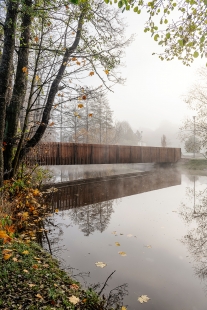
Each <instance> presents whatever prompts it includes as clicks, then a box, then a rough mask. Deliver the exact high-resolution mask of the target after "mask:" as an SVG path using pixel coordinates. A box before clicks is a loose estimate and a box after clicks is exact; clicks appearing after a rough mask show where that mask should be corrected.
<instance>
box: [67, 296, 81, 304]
mask: <svg viewBox="0 0 207 310" xmlns="http://www.w3.org/2000/svg"><path fill="white" fill-rule="evenodd" d="M69 300H70V302H71V303H72V304H74V305H76V304H77V303H78V302H79V301H80V299H79V298H78V297H76V296H74V295H72V296H71V297H69Z"/></svg>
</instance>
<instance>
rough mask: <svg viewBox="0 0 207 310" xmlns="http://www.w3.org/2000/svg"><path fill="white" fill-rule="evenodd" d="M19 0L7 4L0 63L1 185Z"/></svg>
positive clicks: (0, 181) (1, 182) (0, 184)
mask: <svg viewBox="0 0 207 310" xmlns="http://www.w3.org/2000/svg"><path fill="white" fill-rule="evenodd" d="M18 6H19V1H12V0H10V1H9V3H8V6H7V13H6V19H5V24H4V48H3V54H2V57H1V64H0V186H2V184H3V178H4V158H3V149H4V147H6V145H3V142H4V128H5V118H6V107H7V105H8V102H7V100H8V99H9V95H8V91H9V81H10V78H11V74H12V64H13V55H14V47H15V30H16V21H17V15H18Z"/></svg>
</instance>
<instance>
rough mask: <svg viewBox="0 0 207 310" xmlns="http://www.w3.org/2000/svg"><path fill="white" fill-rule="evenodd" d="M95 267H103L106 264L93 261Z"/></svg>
mask: <svg viewBox="0 0 207 310" xmlns="http://www.w3.org/2000/svg"><path fill="white" fill-rule="evenodd" d="M95 264H96V266H97V267H101V268H104V267H106V264H105V263H103V262H98V263H95Z"/></svg>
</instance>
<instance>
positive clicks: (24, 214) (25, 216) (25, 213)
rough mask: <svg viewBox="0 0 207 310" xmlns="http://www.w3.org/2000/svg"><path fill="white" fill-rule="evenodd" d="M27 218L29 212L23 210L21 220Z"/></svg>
mask: <svg viewBox="0 0 207 310" xmlns="http://www.w3.org/2000/svg"><path fill="white" fill-rule="evenodd" d="M28 218H29V213H28V212H23V213H22V220H23V221H25V220H27V219H28Z"/></svg>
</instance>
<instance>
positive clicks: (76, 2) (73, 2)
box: [70, 0, 78, 4]
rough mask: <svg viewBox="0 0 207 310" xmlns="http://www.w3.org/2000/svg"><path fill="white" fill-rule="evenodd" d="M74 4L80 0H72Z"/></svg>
mask: <svg viewBox="0 0 207 310" xmlns="http://www.w3.org/2000/svg"><path fill="white" fill-rule="evenodd" d="M70 2H71V3H72V4H78V0H70Z"/></svg>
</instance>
